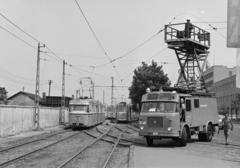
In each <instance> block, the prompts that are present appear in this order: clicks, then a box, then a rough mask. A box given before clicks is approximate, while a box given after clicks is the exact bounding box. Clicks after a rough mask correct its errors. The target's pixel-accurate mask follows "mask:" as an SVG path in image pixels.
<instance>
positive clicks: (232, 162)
mask: <svg viewBox="0 0 240 168" xmlns="http://www.w3.org/2000/svg"><path fill="white" fill-rule="evenodd" d="M229 143H230V144H229V145H224V136H223V132H220V134H219V135H215V137H214V139H213V141H212V142H210V143H207V142H198V140H197V138H196V137H193V142H191V143H189V144H188V145H187V146H186V147H177V146H176V145H175V144H174V142H173V141H172V140H161V141H156V142H155V146H154V147H147V146H135V147H134V167H135V168H155V167H158V168H159V167H163V168H175V167H177V168H181V167H184V168H190V167H191V168H202V167H204V168H239V167H240V126H239V125H235V129H234V131H233V132H232V133H231V135H230V139H229Z"/></svg>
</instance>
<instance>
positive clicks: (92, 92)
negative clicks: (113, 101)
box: [91, 79, 94, 99]
mask: <svg viewBox="0 0 240 168" xmlns="http://www.w3.org/2000/svg"><path fill="white" fill-rule="evenodd" d="M91 84H92V98H93V99H94V83H93V81H92V79H91Z"/></svg>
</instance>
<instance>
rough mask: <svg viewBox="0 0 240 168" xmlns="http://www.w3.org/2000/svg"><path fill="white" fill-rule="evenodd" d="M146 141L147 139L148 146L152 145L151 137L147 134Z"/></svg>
mask: <svg viewBox="0 0 240 168" xmlns="http://www.w3.org/2000/svg"><path fill="white" fill-rule="evenodd" d="M146 141H147V144H148V146H153V138H151V137H150V136H147V137H146Z"/></svg>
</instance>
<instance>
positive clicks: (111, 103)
mask: <svg viewBox="0 0 240 168" xmlns="http://www.w3.org/2000/svg"><path fill="white" fill-rule="evenodd" d="M111 79H112V86H111V88H112V92H111V105H113V88H114V77H113V76H112V77H111Z"/></svg>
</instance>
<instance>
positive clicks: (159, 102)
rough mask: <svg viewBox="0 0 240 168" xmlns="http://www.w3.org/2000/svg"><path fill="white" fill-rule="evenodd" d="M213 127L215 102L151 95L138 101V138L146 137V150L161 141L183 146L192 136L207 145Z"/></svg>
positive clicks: (205, 97)
mask: <svg viewBox="0 0 240 168" xmlns="http://www.w3.org/2000/svg"><path fill="white" fill-rule="evenodd" d="M217 123H218V113H217V106H216V99H215V98H213V97H211V96H210V95H206V94H203V95H202V94H196V93H195V94H186V93H177V92H176V91H154V92H150V93H146V94H145V95H143V97H142V107H141V113H140V116H139V128H140V131H139V135H140V136H144V137H146V141H147V144H148V145H149V146H151V145H153V139H161V138H172V139H174V140H177V141H178V142H180V144H181V145H182V146H185V145H186V144H187V141H189V140H190V138H191V135H193V134H198V137H199V140H204V141H211V140H212V136H213V133H214V130H215V126H217Z"/></svg>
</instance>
